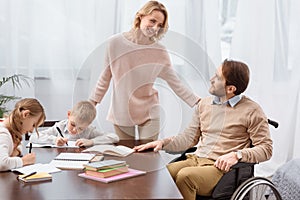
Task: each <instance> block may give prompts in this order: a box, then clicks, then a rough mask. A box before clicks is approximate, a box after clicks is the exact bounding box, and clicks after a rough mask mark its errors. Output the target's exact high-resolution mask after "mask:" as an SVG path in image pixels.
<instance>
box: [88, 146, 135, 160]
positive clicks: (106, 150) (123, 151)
mask: <svg viewBox="0 0 300 200" xmlns="http://www.w3.org/2000/svg"><path fill="white" fill-rule="evenodd" d="M82 152H90V153H102V154H107V155H112V156H119V157H125V156H128V155H130V154H132V153H133V152H134V150H133V149H132V148H129V147H126V146H123V145H118V146H114V145H95V146H92V147H90V148H87V149H85V150H83V151H82Z"/></svg>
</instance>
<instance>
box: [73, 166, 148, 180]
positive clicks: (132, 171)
mask: <svg viewBox="0 0 300 200" xmlns="http://www.w3.org/2000/svg"><path fill="white" fill-rule="evenodd" d="M144 174H146V172H145V171H140V170H136V169H131V168H129V169H128V172H126V173H123V174H118V175H115V176H111V177H106V178H99V177H95V176H89V175H87V174H86V173H80V174H78V176H79V177H82V178H86V179H91V180H95V181H100V182H103V183H110V182H114V181H119V180H123V179H127V178H132V177H135V176H140V175H144Z"/></svg>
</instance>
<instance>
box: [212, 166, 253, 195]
mask: <svg viewBox="0 0 300 200" xmlns="http://www.w3.org/2000/svg"><path fill="white" fill-rule="evenodd" d="M255 164H256V163H245V162H238V163H237V164H235V165H233V166H232V167H231V170H230V171H229V172H227V173H225V174H224V175H223V177H222V178H221V179H220V181H219V182H218V183H217V185H216V187H215V188H214V190H213V192H212V197H213V198H219V197H223V196H228V197H230V196H231V195H232V194H233V193H234V191H235V189H236V188H237V187H238V186H239V185H240V184H241V183H242V182H244V181H245V180H247V179H249V178H251V177H253V175H254V165H255Z"/></svg>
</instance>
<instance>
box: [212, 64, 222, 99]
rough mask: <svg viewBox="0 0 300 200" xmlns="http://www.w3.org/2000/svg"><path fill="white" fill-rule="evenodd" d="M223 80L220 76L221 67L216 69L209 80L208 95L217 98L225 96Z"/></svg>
mask: <svg viewBox="0 0 300 200" xmlns="http://www.w3.org/2000/svg"><path fill="white" fill-rule="evenodd" d="M225 83H226V81H225V78H224V76H223V74H222V65H221V66H220V67H218V69H217V71H216V73H215V75H214V76H213V77H211V79H210V84H211V86H210V88H209V93H210V94H212V95H215V96H217V97H224V96H226V92H225Z"/></svg>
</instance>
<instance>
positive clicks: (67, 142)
mask: <svg viewBox="0 0 300 200" xmlns="http://www.w3.org/2000/svg"><path fill="white" fill-rule="evenodd" d="M56 129H57V131H58V132H59V134H60V136H61V137H64V135H63V134H62V132H61V130H60V129H59V127H58V126H57V127H56ZM66 145H67V146H68V142H66Z"/></svg>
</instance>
